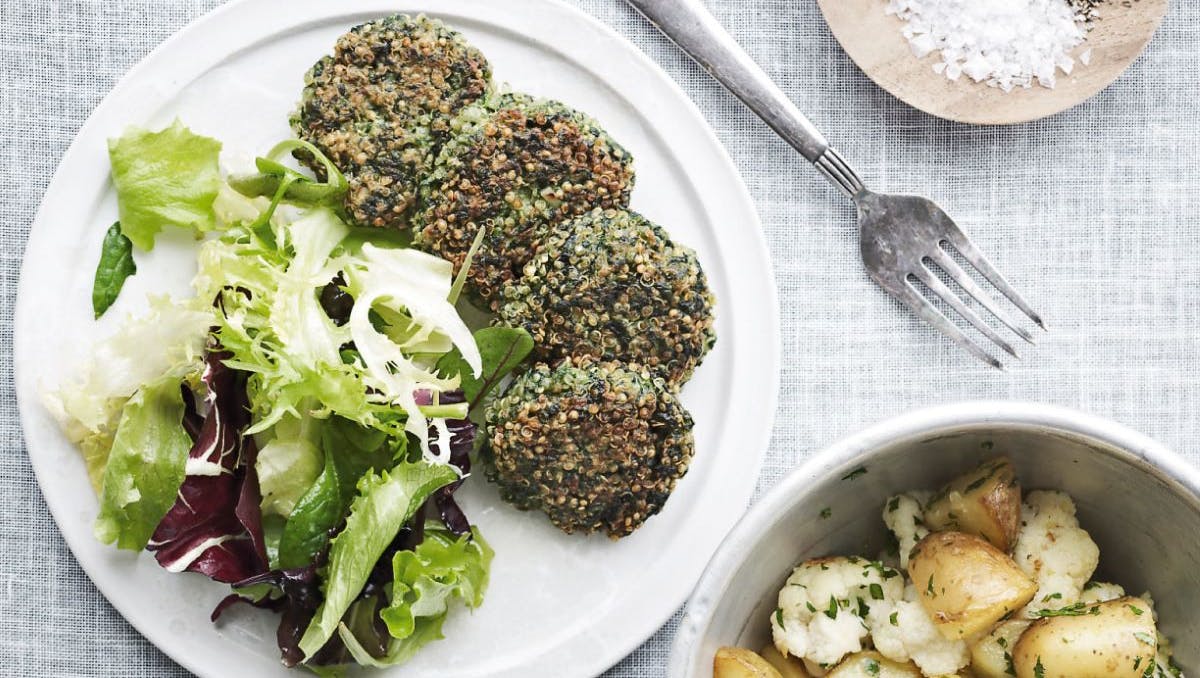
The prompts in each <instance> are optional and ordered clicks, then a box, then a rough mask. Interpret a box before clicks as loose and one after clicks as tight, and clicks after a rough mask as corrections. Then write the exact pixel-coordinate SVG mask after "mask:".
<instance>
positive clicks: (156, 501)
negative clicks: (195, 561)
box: [95, 375, 192, 551]
mask: <svg viewBox="0 0 1200 678" xmlns="http://www.w3.org/2000/svg"><path fill="white" fill-rule="evenodd" d="M182 420H183V395H182V393H181V392H180V390H179V380H178V379H177V378H174V377H171V376H169V375H168V376H167V377H164V378H161V379H159V380H157V381H154V382H151V383H149V384H146V385H145V386H143V387H142V388H140V389H138V391H137V393H135V394H134V395H133V397H132V398H130V399H129V402H128V403H127V404H126V405H125V408H124V412H123V414H122V415H121V421H120V423H119V424H118V425H117V430H116V434H115V435H114V437H113V445H112V451H111V452H110V453H109V455H108V465H107V467H106V468H105V469H104V483H103V487H102V489H101V492H100V515H99V517H97V518H96V524H95V532H96V538H97V539H99V540H100V541H102V542H104V543H105V544H112V543H116V545H117V547H118V548H123V549H129V550H133V551H138V550H141V549H142V548H144V547H145V546H146V543H147V542H148V541H150V535H151V534H153V533H154V528H155V526H157V525H158V523H159V521H160V520H162V518H163V516H164V515H166V513H167V511H168V510H170V508H171V505H172V504H174V503H175V495H176V493H177V492H178V491H179V486H180V485H181V484H182V483H183V478H184V467H185V465H186V463H187V456H188V450H189V449H190V448H191V446H192V440H191V438H190V437H188V434H187V431H185V430H184V428H183V424H182Z"/></svg>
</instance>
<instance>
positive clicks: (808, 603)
mask: <svg viewBox="0 0 1200 678" xmlns="http://www.w3.org/2000/svg"><path fill="white" fill-rule="evenodd" d="M804 606H805V607H807V608H808V611H809V612H812V613H814V614H816V612H817V608H815V607H813V604H812V603H810V602H808V601H807V600H806V601H804Z"/></svg>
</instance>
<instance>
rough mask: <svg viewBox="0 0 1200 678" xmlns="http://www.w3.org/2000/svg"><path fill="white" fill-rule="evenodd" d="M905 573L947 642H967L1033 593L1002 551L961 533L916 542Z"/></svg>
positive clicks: (1034, 587)
mask: <svg viewBox="0 0 1200 678" xmlns="http://www.w3.org/2000/svg"><path fill="white" fill-rule="evenodd" d="M908 574H909V577H911V579H912V583H913V585H914V586H916V588H917V591H918V592H919V594H920V600H921V606H922V607H924V608H925V611H926V612H927V613H929V616H930V618H931V619H933V623H934V626H936V627H937V629H938V631H939V632H941V634H942V635H943V636H944V637H945V638H947V639H948V640H971V639H972V638H974V637H976V636H978V635H980V634H983V633H985V632H986V631H987V630H988V629H990V628H992V626H994V625H995V624H996V622H998V621H1000V620H1001V619H1003V618H1004V617H1005V615H1007V614H1009V613H1010V612H1012V611H1013V610H1018V609H1020V608H1021V607H1022V606H1023V605H1025V603H1028V602H1029V600H1030V599H1031V598H1033V595H1034V594H1035V593H1037V583H1035V582H1034V581H1033V580H1031V579H1030V578H1029V577H1028V575H1026V574H1025V573H1024V572H1022V571H1021V569H1020V568H1018V567H1017V565H1016V563H1014V562H1013V560H1012V558H1009V557H1008V556H1007V555H1006V554H1005V553H1004V552H1003V551H1001V550H1000V549H998V548H996V547H995V546H992V545H991V544H989V543H988V542H987V541H984V540H983V539H982V538H980V537H976V536H975V535H972V534H965V533H963V532H934V533H933V534H930V535H929V536H927V537H925V538H924V539H922V540H921V541H919V542H917V545H916V546H914V547H913V552H912V556H911V557H910V558H909V561H908Z"/></svg>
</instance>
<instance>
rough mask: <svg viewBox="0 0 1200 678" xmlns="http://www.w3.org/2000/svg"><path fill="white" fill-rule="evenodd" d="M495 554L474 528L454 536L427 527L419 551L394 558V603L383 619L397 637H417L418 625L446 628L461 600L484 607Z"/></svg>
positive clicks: (393, 635)
mask: <svg viewBox="0 0 1200 678" xmlns="http://www.w3.org/2000/svg"><path fill="white" fill-rule="evenodd" d="M492 555H493V551H492V549H491V547H489V546H488V545H487V542H485V541H484V540H483V538H482V537H481V536H480V534H479V531H478V530H475V529H472V531H471V535H469V536H462V537H457V538H456V537H455V536H454V535H453V534H451V533H450V532H448V531H446V530H443V529H441V528H438V527H434V526H433V525H427V526H426V527H425V541H423V542H421V543H420V544H419V545H418V546H417V548H416V550H413V551H400V552H398V553H396V555H395V557H393V558H392V571H393V572H394V579H393V581H392V602H391V605H389V606H388V607H387V608H385V609H383V610H382V611H381V612H380V613H379V616H380V617H381V618H382V619H383V621H384V623H386V624H387V627H388V632H389V633H391V634H392V637H393V638H396V639H398V640H404V639H406V638H408V637H409V636H412V635H413V634H414V633H415V632H416V629H417V626H419V625H421V624H427V623H435V622H436V623H437V624H438V625H439V626H440V625H441V620H442V619H443V618H445V616H446V610H447V606H448V603H449V602H450V601H451V600H452V599H455V598H458V599H461V600H462V601H463V602H464V603H466V605H467V606H468V607H478V606H479V605H480V604H481V603H483V592H484V590H485V589H486V588H487V581H488V568H489V567H490V566H491V562H492Z"/></svg>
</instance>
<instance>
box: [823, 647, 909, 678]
mask: <svg viewBox="0 0 1200 678" xmlns="http://www.w3.org/2000/svg"><path fill="white" fill-rule="evenodd" d="M825 678H922V676H921V670H920V669H918V668H917V667H916V666H915V665H913V664H912V663H907V664H901V663H900V662H895V661H892V660H891V659H888V658H887V657H885V656H883V655H881V654H879V653H878V652H872V651H869V650H868V651H866V652H855V653H854V654H852V655H850V656H848V657H846V658H845V659H843V660H842V663H840V664H838V665H837V667H836V668H834V669H833V670H832V671H830V672H829V674H828V675H827V676H826V677H825Z"/></svg>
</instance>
